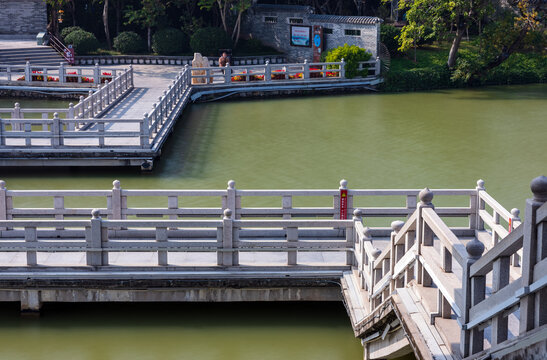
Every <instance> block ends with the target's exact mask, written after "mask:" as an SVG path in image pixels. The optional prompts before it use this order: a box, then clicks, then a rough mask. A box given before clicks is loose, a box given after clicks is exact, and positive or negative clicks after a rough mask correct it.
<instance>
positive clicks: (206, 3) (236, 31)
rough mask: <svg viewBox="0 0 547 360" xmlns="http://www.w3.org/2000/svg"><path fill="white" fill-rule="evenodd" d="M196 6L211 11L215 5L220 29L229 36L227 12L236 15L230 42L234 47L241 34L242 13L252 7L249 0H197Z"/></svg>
mask: <svg viewBox="0 0 547 360" xmlns="http://www.w3.org/2000/svg"><path fill="white" fill-rule="evenodd" d="M198 5H199V6H200V8H201V9H206V10H211V9H212V8H213V7H214V6H215V5H216V6H217V7H218V10H219V13H220V19H221V21H222V27H223V28H224V31H225V32H226V34H229V30H228V29H229V26H228V12H227V10H228V9H229V10H231V11H232V12H234V13H237V16H236V20H235V23H234V26H233V28H232V35H231V37H232V41H233V42H234V47H235V46H236V45H237V43H238V41H239V36H240V34H241V19H242V16H243V13H244V12H245V11H247V9H249V8H250V7H251V5H252V1H251V0H199V2H198Z"/></svg>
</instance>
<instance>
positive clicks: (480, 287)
mask: <svg viewBox="0 0 547 360" xmlns="http://www.w3.org/2000/svg"><path fill="white" fill-rule="evenodd" d="M465 249H466V251H467V259H466V262H465V264H463V266H462V291H463V295H462V296H463V298H462V302H463V304H462V306H461V310H462V316H461V319H460V320H459V322H460V324H464V325H465V324H467V323H468V322H469V309H470V308H471V307H472V306H474V305H476V304H478V303H479V302H481V301H482V300H484V296H485V288H486V280H485V277H484V276H474V277H470V276H469V273H470V269H471V265H473V264H474V263H475V262H476V261H477V260H478V259H480V257H481V256H482V253H483V252H484V244H483V243H481V242H480V241H479V240H477V238H476V237H474V238H473V240H471V241H469V242H468V243H467V245H466V246H465ZM483 342H484V330H480V329H479V327H475V328H473V329H471V330H467V329H466V328H465V326H464V327H463V330H462V333H461V336H460V352H461V356H462V357H467V356H469V355H472V354H475V353H477V352H479V351H481V350H482V347H483Z"/></svg>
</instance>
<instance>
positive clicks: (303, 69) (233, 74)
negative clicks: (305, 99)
mask: <svg viewBox="0 0 547 360" xmlns="http://www.w3.org/2000/svg"><path fill="white" fill-rule="evenodd" d="M345 66H346V64H345V62H344V60H343V59H342V61H340V62H321V63H309V62H307V61H305V62H304V63H301V64H270V63H268V62H267V63H266V64H264V65H251V66H226V67H204V68H195V67H193V68H191V71H192V73H191V78H192V85H198V86H199V85H216V84H218V85H221V84H224V85H228V84H229V85H241V84H247V83H276V82H281V81H291V82H298V81H313V80H318V81H319V80H329V79H330V80H332V79H338V80H340V79H345V78H346V73H345ZM359 70H366V71H369V74H370V71H372V74H373V75H372V76H379V75H380V60H379V59H376V60H372V61H366V62H361V63H359Z"/></svg>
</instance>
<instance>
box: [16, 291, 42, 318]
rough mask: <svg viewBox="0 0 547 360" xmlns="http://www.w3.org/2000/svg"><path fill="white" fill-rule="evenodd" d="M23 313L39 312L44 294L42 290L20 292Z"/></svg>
mask: <svg viewBox="0 0 547 360" xmlns="http://www.w3.org/2000/svg"><path fill="white" fill-rule="evenodd" d="M20 298H21V313H22V314H30V315H32V314H39V313H40V309H41V308H42V294H41V291H40V290H23V291H21V292H20Z"/></svg>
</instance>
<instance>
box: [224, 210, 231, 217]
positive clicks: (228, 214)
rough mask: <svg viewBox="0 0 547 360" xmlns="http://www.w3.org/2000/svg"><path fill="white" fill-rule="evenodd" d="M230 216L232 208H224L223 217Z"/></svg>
mask: <svg viewBox="0 0 547 360" xmlns="http://www.w3.org/2000/svg"><path fill="white" fill-rule="evenodd" d="M231 218H232V210H231V209H225V210H224V219H231Z"/></svg>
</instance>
